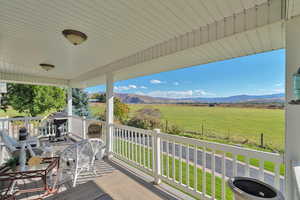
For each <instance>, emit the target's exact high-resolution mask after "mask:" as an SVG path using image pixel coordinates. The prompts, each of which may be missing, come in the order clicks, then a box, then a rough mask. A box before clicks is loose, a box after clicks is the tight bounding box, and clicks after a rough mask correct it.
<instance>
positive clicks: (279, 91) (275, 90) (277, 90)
mask: <svg viewBox="0 0 300 200" xmlns="http://www.w3.org/2000/svg"><path fill="white" fill-rule="evenodd" d="M273 93H284V89H283V88H277V89H274V90H273Z"/></svg>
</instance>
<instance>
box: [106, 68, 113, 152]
mask: <svg viewBox="0 0 300 200" xmlns="http://www.w3.org/2000/svg"><path fill="white" fill-rule="evenodd" d="M113 123H114V76H113V74H112V73H107V74H106V128H107V131H106V152H107V156H108V158H111V156H112V145H113V144H112V142H113V141H112V139H113Z"/></svg>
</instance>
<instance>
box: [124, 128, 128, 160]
mask: <svg viewBox="0 0 300 200" xmlns="http://www.w3.org/2000/svg"><path fill="white" fill-rule="evenodd" d="M128 134H129V130H126V131H125V136H126V158H127V159H129V138H128Z"/></svg>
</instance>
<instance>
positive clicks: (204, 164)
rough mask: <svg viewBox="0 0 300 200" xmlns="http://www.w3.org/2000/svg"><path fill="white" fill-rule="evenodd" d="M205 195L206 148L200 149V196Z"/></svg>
mask: <svg viewBox="0 0 300 200" xmlns="http://www.w3.org/2000/svg"><path fill="white" fill-rule="evenodd" d="M205 196H206V149H205V147H203V149H202V197H203V199H205Z"/></svg>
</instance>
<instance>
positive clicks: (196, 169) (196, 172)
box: [194, 145, 198, 192]
mask: <svg viewBox="0 0 300 200" xmlns="http://www.w3.org/2000/svg"><path fill="white" fill-rule="evenodd" d="M197 155H198V147H197V145H195V148H194V190H195V191H196V192H197V187H198V167H197V164H198V163H197V160H198V159H197Z"/></svg>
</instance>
